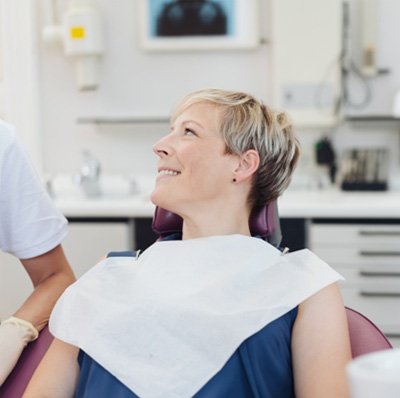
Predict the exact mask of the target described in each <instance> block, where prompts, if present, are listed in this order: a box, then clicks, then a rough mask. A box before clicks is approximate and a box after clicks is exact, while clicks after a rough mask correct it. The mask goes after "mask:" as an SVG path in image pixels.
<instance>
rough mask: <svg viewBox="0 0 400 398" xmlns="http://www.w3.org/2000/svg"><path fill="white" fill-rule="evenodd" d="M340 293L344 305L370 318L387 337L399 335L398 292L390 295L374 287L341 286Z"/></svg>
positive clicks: (399, 304) (399, 297) (399, 303)
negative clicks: (370, 288) (363, 288)
mask: <svg viewBox="0 0 400 398" xmlns="http://www.w3.org/2000/svg"><path fill="white" fill-rule="evenodd" d="M341 293H342V296H343V300H344V303H345V305H346V306H348V307H350V308H353V309H355V310H356V311H359V312H361V313H362V314H364V315H365V316H366V317H368V318H370V319H371V321H372V322H374V323H376V324H377V325H378V326H379V327H380V328H381V329H382V331H383V332H384V333H385V334H387V335H388V336H389V337H400V312H399V308H400V292H399V296H398V297H392V296H386V295H385V292H384V291H378V290H376V289H375V290H371V291H370V290H365V291H364V290H362V288H355V287H343V286H342V287H341ZM364 293H367V295H365V294H364ZM368 294H371V295H368Z"/></svg>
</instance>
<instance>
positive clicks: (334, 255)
mask: <svg viewBox="0 0 400 398" xmlns="http://www.w3.org/2000/svg"><path fill="white" fill-rule="evenodd" d="M311 250H312V251H313V252H314V253H315V254H317V255H318V256H319V257H321V259H322V260H324V261H326V262H327V263H329V264H330V265H332V266H335V265H344V264H349V265H364V264H366V265H368V266H373V265H376V267H378V268H379V267H381V266H390V267H394V268H393V270H394V269H395V268H396V266H397V267H398V268H399V272H400V252H399V253H398V252H397V251H394V250H392V249H391V248H384V247H380V248H379V249H378V248H374V247H369V248H358V247H334V246H330V247H328V246H324V247H322V246H318V247H311ZM397 250H398V251H400V247H399V248H398V249H397Z"/></svg>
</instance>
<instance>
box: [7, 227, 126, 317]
mask: <svg viewBox="0 0 400 398" xmlns="http://www.w3.org/2000/svg"><path fill="white" fill-rule="evenodd" d="M132 242H133V228H132V227H131V224H130V223H129V222H127V221H126V222H125V221H124V222H113V221H111V222H110V221H107V222H101V221H99V222H87V221H82V222H74V221H71V222H70V223H69V232H68V235H67V237H66V238H65V240H64V241H63V247H64V251H65V253H66V255H67V257H68V260H69V262H70V264H71V266H72V268H73V270H74V273H75V276H76V277H77V278H78V277H80V276H81V275H82V274H83V273H84V272H86V271H87V270H88V269H89V268H90V267H92V266H93V265H94V264H96V263H97V262H98V261H99V259H100V258H101V257H102V256H104V255H106V254H107V252H109V251H114V250H115V251H120V250H132V249H133V247H132V246H133V243H132ZM32 289H33V287H32V284H31V281H30V279H29V277H28V274H27V273H26V272H25V269H24V268H23V266H22V265H21V263H20V262H19V260H18V259H16V258H15V257H13V256H11V255H9V254H7V253H0V319H4V318H6V317H8V316H10V315H11V314H12V313H14V312H15V310H16V309H17V308H19V307H20V306H21V304H22V303H23V302H24V300H25V299H26V298H27V297H28V296H29V294H30V293H31V292H32Z"/></svg>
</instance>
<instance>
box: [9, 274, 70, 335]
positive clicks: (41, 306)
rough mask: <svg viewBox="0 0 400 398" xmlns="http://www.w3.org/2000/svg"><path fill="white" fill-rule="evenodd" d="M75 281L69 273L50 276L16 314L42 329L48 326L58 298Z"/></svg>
mask: <svg viewBox="0 0 400 398" xmlns="http://www.w3.org/2000/svg"><path fill="white" fill-rule="evenodd" d="M73 281H74V277H73V275H72V274H69V273H66V274H64V273H61V274H55V275H52V276H50V277H48V278H47V279H45V280H44V281H43V282H41V283H40V284H39V285H38V286H37V287H36V288H35V289H34V291H33V292H32V294H31V295H30V296H29V297H28V298H27V299H26V301H25V302H24V304H23V305H22V306H21V307H20V308H19V309H18V310H17V311H16V312H15V314H14V316H16V317H17V318H21V319H24V320H26V321H29V322H31V323H32V324H33V326H35V328H36V329H38V330H39V331H40V330H41V329H43V328H44V327H45V326H46V324H47V322H48V320H49V317H50V313H51V311H52V309H53V307H54V304H55V303H56V301H57V299H58V298H59V297H60V295H61V294H62V292H63V291H64V290H65V289H66V288H67V287H68V286H69V285H70V284H71V283H72V282H73Z"/></svg>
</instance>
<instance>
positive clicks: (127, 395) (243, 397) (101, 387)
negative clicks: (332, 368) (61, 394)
mask: <svg viewBox="0 0 400 398" xmlns="http://www.w3.org/2000/svg"><path fill="white" fill-rule="evenodd" d="M296 316H297V307H296V308H294V309H293V310H291V311H289V312H288V313H286V314H284V315H282V316H281V317H280V318H278V319H276V320H275V321H273V322H271V323H269V324H268V325H267V326H265V327H264V328H263V329H261V330H260V331H259V332H257V333H255V334H254V335H252V336H250V337H249V338H248V339H246V340H245V341H244V342H243V343H242V344H241V345H240V346H239V348H238V349H237V350H236V351H235V352H234V353H233V355H232V356H231V357H230V358H229V360H228V361H227V362H226V364H225V365H224V366H223V368H222V369H221V370H220V371H219V372H218V373H217V374H216V375H215V376H214V377H213V378H212V379H211V380H209V381H208V382H207V383H206V384H205V385H204V386H203V387H202V388H201V390H199V391H198V392H197V393H196V394H195V395H194V397H195V398H228V397H229V398H252V397H254V398H294V396H295V395H294V386H293V371H292V355H291V346H290V342H291V335H292V328H293V324H294V321H295V319H296ZM78 361H79V365H80V368H81V371H80V377H79V382H78V386H77V390H76V395H75V397H76V398H110V397H112V398H137V397H138V396H137V395H136V394H135V393H134V392H132V391H131V390H129V389H128V388H127V387H126V386H125V385H123V384H122V383H121V382H120V381H119V380H117V379H116V378H115V377H114V376H113V375H111V374H110V373H109V372H108V371H107V370H105V369H104V368H103V367H102V366H101V365H99V364H98V363H97V362H96V361H94V360H93V359H92V358H91V357H90V356H89V355H87V354H86V353H85V352H84V351H82V350H81V351H80V353H79V357H78Z"/></svg>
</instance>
